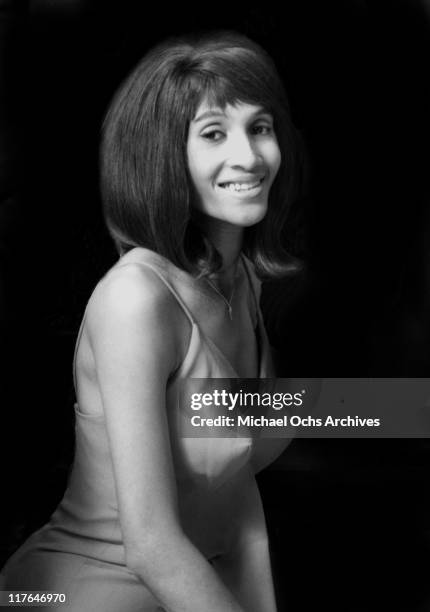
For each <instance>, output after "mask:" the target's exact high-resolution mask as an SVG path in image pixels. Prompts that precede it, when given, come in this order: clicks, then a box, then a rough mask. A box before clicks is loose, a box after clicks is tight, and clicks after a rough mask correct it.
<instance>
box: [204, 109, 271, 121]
mask: <svg viewBox="0 0 430 612" xmlns="http://www.w3.org/2000/svg"><path fill="white" fill-rule="evenodd" d="M257 115H270V116H272V113H269V111H267V110H265V109H264V108H263V107H260V108H258V109H257V110H256V111H255V113H252V115H251V117H256V116H257ZM213 117H226V114H225V112H224V111H223V110H221V109H219V110H217V109H212V110H207V111H205V112H204V113H202V114H201V115H199V116H198V117H196V118H195V119H193V121H194V122H195V123H197V122H199V121H203V120H204V119H212V118H213Z"/></svg>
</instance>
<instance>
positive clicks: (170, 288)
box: [134, 261, 196, 325]
mask: <svg viewBox="0 0 430 612" xmlns="http://www.w3.org/2000/svg"><path fill="white" fill-rule="evenodd" d="M134 263H137V264H139V265H140V266H145V267H147V268H149V269H150V270H152V271H153V272H154V274H156V275H157V276H158V278H159V279H160V280H161V281H162V282H163V283H164V284H165V285H166V287H167V288H168V289H169V291H170V292H171V293H172V294H173V296H174V297H175V298H176V301H177V302H178V303H179V305H180V307H181V308H182V310H183V311H184V312H185V314H186V316H187V318H188V320H189V321H190V323H191V325H196V322H195V321H194V318H193V315H192V314H191V312H190V310H189V309H188V306H187V305H186V304H185V302H184V300H183V299H182V298H181V296H180V295H179V293H178V292H177V291H176V289H175V288H174V287H173V285H171V283H169V281H168V280H167V279H166V278H165V276H164V275H163V274H161V272H160V271H159V270H158V269H157V267H156V266H153V265H152V264H150V263H148V262H146V261H136V262H134Z"/></svg>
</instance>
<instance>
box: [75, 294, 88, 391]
mask: <svg viewBox="0 0 430 612" xmlns="http://www.w3.org/2000/svg"><path fill="white" fill-rule="evenodd" d="M87 308H88V305H87V306H86V307H85V311H84V316H83V317H82V321H81V325H80V327H79V331H78V335H77V338H76V343H75V350H74V352H73V387H74V389H75V394H76V395H77V393H78V381H77V376H76V355H77V354H78V348H79V344H80V342H81V338H82V332H83V331H84V325H85V319H86V318H87Z"/></svg>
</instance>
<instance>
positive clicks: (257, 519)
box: [2, 32, 295, 612]
mask: <svg viewBox="0 0 430 612" xmlns="http://www.w3.org/2000/svg"><path fill="white" fill-rule="evenodd" d="M293 133H294V132H293V128H292V126H291V122H290V118H289V115H288V104H287V100H286V98H285V94H284V91H283V87H282V84H281V82H280V80H279V77H278V75H277V73H276V70H275V68H274V66H273V64H272V62H271V60H270V58H269V57H268V56H267V55H266V53H265V52H264V51H263V50H262V49H261V48H260V47H259V46H258V45H256V44H255V43H253V42H251V41H250V40H249V39H247V38H246V37H244V36H241V35H238V34H235V33H225V32H220V33H215V34H212V35H206V36H204V37H202V38H200V39H194V40H192V39H177V40H169V41H168V42H167V43H165V44H163V45H160V46H158V47H157V48H155V49H154V50H153V51H152V52H150V53H149V54H148V55H147V56H146V57H144V58H143V60H142V61H141V62H140V63H139V65H138V66H137V67H136V68H135V69H134V71H133V72H132V73H131V75H130V76H129V77H128V79H127V80H126V81H125V82H124V84H123V85H122V86H121V88H120V89H119V91H118V93H117V95H116V97H115V98H114V100H113V102H112V104H111V106H110V109H109V111H108V113H107V116H106V119H105V123H104V128H103V140H102V147H101V168H102V179H101V186H102V196H103V202H104V210H105V218H106V222H107V225H108V228H109V230H110V232H111V235H112V236H113V238H114V240H115V242H116V244H117V246H118V250H119V252H120V259H119V261H118V262H117V263H116V265H114V266H113V268H112V269H111V270H110V271H109V272H108V273H107V274H106V276H105V277H104V278H103V279H102V280H101V281H100V283H99V284H98V285H97V287H96V289H95V291H94V293H93V294H92V296H91V298H90V300H89V303H88V306H87V309H86V313H85V316H84V320H83V323H82V325H81V330H80V333H79V337H78V341H77V345H76V353H75V386H76V395H77V404H76V453H75V459H74V464H73V469H72V472H71V476H70V479H69V483H68V487H67V490H66V493H65V496H64V498H63V500H62V502H61V503H60V505H59V507H58V508H57V510H56V512H55V513H54V515H53V516H52V518H51V520H50V522H49V523H48V524H47V525H46V526H44V527H43V528H42V529H40V530H39V531H37V532H36V533H35V534H33V536H31V537H30V539H29V540H28V541H27V542H26V543H25V544H24V545H23V546H22V547H21V548H20V549H19V550H18V551H17V552H16V553H15V555H14V556H13V557H12V558H11V559H10V560H9V562H8V564H7V565H6V568H5V569H4V584H3V586H2V588H3V589H10V590H11V589H16V590H19V589H20V590H27V591H29V590H45V591H51V592H55V593H64V594H65V595H66V599H67V605H68V606H69V607H70V608H71V609H72V610H76V611H77V610H79V611H80V612H85V611H87V610H88V611H89V610H100V611H103V612H110V611H111V612H119V611H123V612H132V611H136V612H137V611H140V612H142V611H145V612H147V611H148V612H149V611H154V610H168V611H175V612H179V611H181V612H182V611H183V612H194V611H195V612H202V611H205V612H245V611H246V612H273V611H274V610H275V609H276V604H275V598H274V592H273V585H272V577H271V570H270V560H269V552H268V542H267V533H266V527H265V521H264V515H263V511H262V506H261V501H260V496H259V493H258V489H257V486H256V483H255V478H254V472H255V471H257V470H259V469H261V468H262V467H264V466H265V465H266V464H267V463H269V462H270V461H272V460H273V459H274V458H275V457H276V456H277V455H278V454H279V453H280V452H281V451H282V449H283V447H284V443H283V442H282V441H281V443H280V442H279V440H278V441H275V440H266V441H263V440H261V441H257V440H253V439H252V438H237V439H235V438H220V439H216V440H215V439H207V438H206V439H204V438H202V439H187V438H183V437H181V435H180V430H179V426H178V419H177V418H176V416H177V414H176V408H177V402H178V397H179V393H180V385H181V382H184V381H186V380H188V379H189V378H200V379H205V378H208V377H212V378H236V377H263V378H264V377H270V376H271V375H272V366H271V362H270V354H269V347H268V342H267V338H266V335H265V332H264V326H263V322H262V318H261V314H260V310H259V305H258V297H259V296H258V291H259V283H258V281H257V278H256V274H255V270H256V271H257V273H258V275H259V276H260V277H263V276H266V277H274V276H280V275H283V274H285V273H286V272H288V271H289V270H290V268H291V263H290V261H289V260H288V258H286V257H285V255H284V253H283V252H282V249H281V248H280V240H279V233H280V231H281V228H282V225H283V223H284V219H285V215H286V213H287V211H288V203H289V199H290V198H291V194H292V176H293V175H294V161H295V155H294V135H293ZM245 255H246V256H245ZM254 267H255V270H254ZM64 607H65V604H61V605H59V606H58V609H64ZM50 609H55V606H54V608H53V607H52V606H50Z"/></svg>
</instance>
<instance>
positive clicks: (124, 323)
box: [86, 263, 187, 353]
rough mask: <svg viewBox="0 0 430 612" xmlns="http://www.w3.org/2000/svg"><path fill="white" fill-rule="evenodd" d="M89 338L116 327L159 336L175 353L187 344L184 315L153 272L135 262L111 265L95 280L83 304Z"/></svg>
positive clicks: (148, 336) (130, 332) (125, 330)
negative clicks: (92, 289)
mask: <svg viewBox="0 0 430 612" xmlns="http://www.w3.org/2000/svg"><path fill="white" fill-rule="evenodd" d="M86 318H87V321H86V326H87V331H88V333H89V337H90V341H91V339H92V338H94V336H97V335H99V334H104V335H106V334H107V333H109V330H111V329H113V328H117V327H120V328H121V329H123V330H124V333H128V334H133V333H136V334H137V335H141V334H145V337H146V338H148V339H149V338H150V337H152V338H154V337H159V339H160V342H163V343H165V344H167V345H169V346H170V347H171V348H172V347H173V346H175V347H176V348H177V349H178V351H179V353H181V352H182V350H183V347H184V346H185V345H186V344H187V338H186V337H185V336H186V334H184V330H186V329H187V325H186V323H187V321H186V320H185V319H186V317H185V315H184V313H183V312H182V310H181V308H180V306H179V304H178V303H177V301H176V299H175V298H174V296H173V295H172V293H171V291H170V290H169V289H168V287H167V286H166V285H165V284H164V282H163V281H162V280H161V279H160V278H159V277H158V276H157V274H156V273H155V272H154V271H153V270H151V269H150V268H148V267H145V266H141V265H139V264H137V263H125V264H121V265H116V266H114V267H113V268H112V269H111V270H110V271H109V272H108V273H107V274H106V275H105V276H104V277H103V278H102V280H101V281H100V282H99V283H98V285H97V286H96V288H95V290H94V292H93V294H92V296H91V298H90V300H89V302H88V306H87V317H86Z"/></svg>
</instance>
